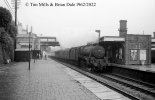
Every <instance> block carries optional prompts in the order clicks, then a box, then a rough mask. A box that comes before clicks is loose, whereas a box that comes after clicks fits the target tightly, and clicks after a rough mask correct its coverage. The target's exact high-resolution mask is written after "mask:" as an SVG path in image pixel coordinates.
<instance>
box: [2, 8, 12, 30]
mask: <svg viewBox="0 0 155 100" xmlns="http://www.w3.org/2000/svg"><path fill="white" fill-rule="evenodd" d="M11 21H12V15H11V13H10V11H9V10H7V9H6V8H3V7H0V27H4V28H5V30H8V27H9V25H10V23H11Z"/></svg>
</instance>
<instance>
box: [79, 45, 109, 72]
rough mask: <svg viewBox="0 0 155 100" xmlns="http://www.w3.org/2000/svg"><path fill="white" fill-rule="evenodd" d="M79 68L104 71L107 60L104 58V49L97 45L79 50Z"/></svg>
mask: <svg viewBox="0 0 155 100" xmlns="http://www.w3.org/2000/svg"><path fill="white" fill-rule="evenodd" d="M79 63H80V66H83V65H85V66H87V67H88V68H89V69H90V70H93V71H104V70H106V67H107V64H108V59H107V58H106V57H105V49H104V48H103V47H102V46H99V45H86V46H83V47H80V50H79Z"/></svg>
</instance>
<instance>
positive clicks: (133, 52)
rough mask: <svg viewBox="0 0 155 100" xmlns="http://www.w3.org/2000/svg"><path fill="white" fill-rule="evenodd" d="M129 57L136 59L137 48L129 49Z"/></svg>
mask: <svg viewBox="0 0 155 100" xmlns="http://www.w3.org/2000/svg"><path fill="white" fill-rule="evenodd" d="M130 58H131V60H138V51H137V50H131V51H130Z"/></svg>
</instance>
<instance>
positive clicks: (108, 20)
mask: <svg viewBox="0 0 155 100" xmlns="http://www.w3.org/2000/svg"><path fill="white" fill-rule="evenodd" d="M3 1H5V0H2V1H1V2H0V3H1V5H2V6H6V5H5V3H4V2H3ZM8 1H9V2H10V1H11V0H8ZM31 3H33V4H38V3H47V4H50V3H52V4H53V6H44V7H43V6H39V5H38V6H32V5H31ZM55 3H64V4H66V3H74V4H75V6H54V4H55ZM76 3H96V6H84V7H82V6H76ZM27 4H29V5H27ZM26 5H27V6H26ZM119 20H127V28H128V34H143V31H144V34H149V35H152V34H153V32H154V31H155V0H21V5H20V6H19V9H18V21H19V22H21V23H22V24H23V27H24V28H25V27H26V25H29V27H30V26H33V31H34V33H36V34H38V35H40V34H42V35H44V36H56V37H57V39H58V41H59V42H60V44H61V45H62V46H63V47H72V46H79V45H83V44H86V43H87V42H90V41H94V40H96V39H97V38H98V34H97V33H96V32H95V30H97V29H98V30H101V36H118V33H119V32H118V28H119Z"/></svg>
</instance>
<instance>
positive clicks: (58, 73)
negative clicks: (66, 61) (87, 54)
mask: <svg viewBox="0 0 155 100" xmlns="http://www.w3.org/2000/svg"><path fill="white" fill-rule="evenodd" d="M95 87H96V88H95ZM101 99H102V100H103V99H112V100H129V99H128V98H126V97H124V96H122V95H121V94H118V93H116V92H114V91H112V90H110V89H108V88H107V87H105V86H102V85H101V84H99V83H95V81H93V80H91V79H89V78H88V77H85V76H83V75H81V74H79V73H77V72H74V71H73V70H71V69H69V68H67V67H65V66H64V65H62V64H59V63H57V62H55V61H53V60H51V59H47V60H37V61H36V62H35V63H34V62H33V61H31V69H30V70H28V62H18V63H11V64H9V65H5V66H0V100H101Z"/></svg>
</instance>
